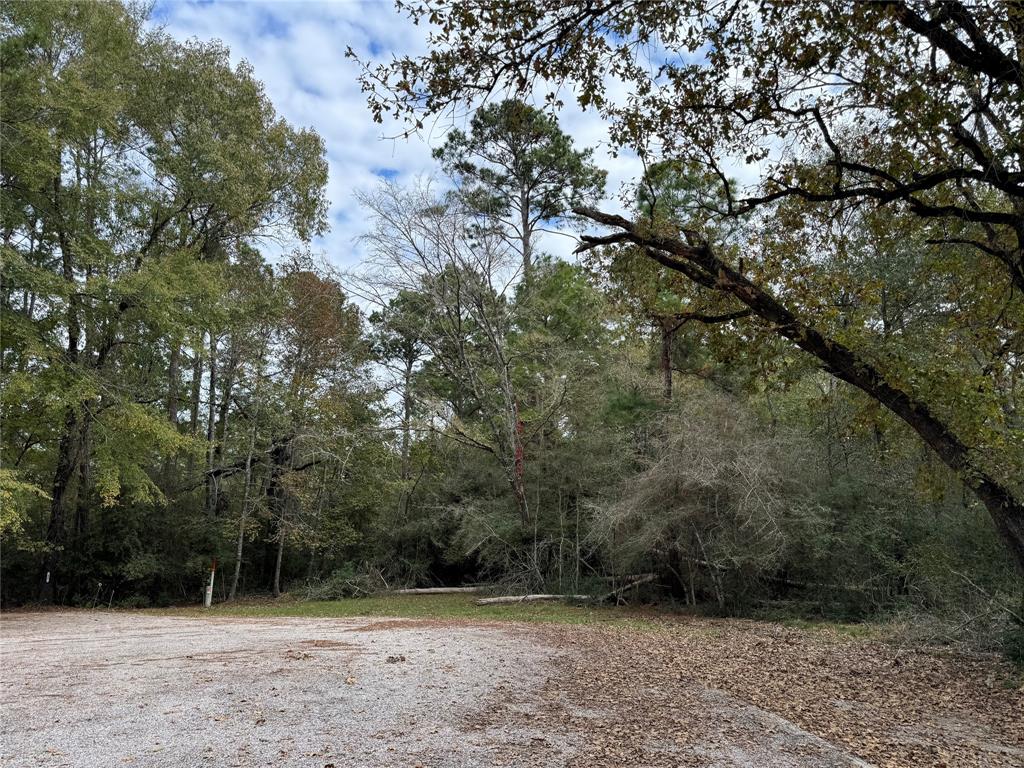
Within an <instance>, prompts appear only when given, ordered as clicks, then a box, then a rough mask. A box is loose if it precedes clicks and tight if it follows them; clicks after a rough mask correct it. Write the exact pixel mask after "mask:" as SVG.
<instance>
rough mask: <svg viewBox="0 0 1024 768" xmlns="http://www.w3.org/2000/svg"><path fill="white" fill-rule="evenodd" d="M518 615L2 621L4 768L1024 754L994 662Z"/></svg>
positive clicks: (738, 630)
mask: <svg viewBox="0 0 1024 768" xmlns="http://www.w3.org/2000/svg"><path fill="white" fill-rule="evenodd" d="M353 602H354V603H356V607H354V608H353V607H352V605H351V603H353ZM463 603H465V604H466V605H468V601H463ZM449 604H450V601H448V602H440V601H434V602H431V601H429V600H426V601H424V599H420V601H418V602H416V605H417V606H426V607H425V608H424V610H429V607H430V606H431V605H433V606H434V607H435V608H436V607H437V606H438V605H449ZM296 605H297V606H303V605H304V606H307V607H305V608H302V607H297V608H296V609H295V610H296V611H298V612H306V613H330V609H329V608H323V607H322V606H324V605H327V606H330V605H334V604H320V605H321V608H319V609H316V608H313V607H309V606H310V605H311V604H296ZM312 605H313V606H315V605H316V604H312ZM346 605H347V607H346V608H345V612H352V611H356V610H358V602H357V601H350V602H349V603H347V604H346ZM364 605H366V604H365V603H364ZM460 605H462V603H460ZM520 611H522V609H520ZM256 613H258V611H256ZM506 613H507V615H510V616H513V617H515V618H516V619H519V621H512V622H509V621H503V622H499V621H496V620H494V617H495V616H496V615H497V614H495V613H489V614H487V617H488V618H486V619H484V620H480V619H469V618H458V617H452V616H451V615H448V616H447V617H446V618H383V617H379V616H377V617H364V618H356V617H351V616H346V617H344V618H338V617H330V616H308V615H307V616H282V615H244V616H239V615H229V614H227V613H225V612H223V611H215V612H213V613H211V614H207V615H198V614H196V613H194V612H182V611H176V612H169V613H168V612H165V613H160V614H156V613H127V612H85V611H65V612H46V613H6V614H4V615H3V617H2V662H3V666H2V680H0V708H2V711H3V723H2V746H0V764H2V765H4V766H6V767H7V768H21V767H22V766H24V767H26V768H27V767H28V766H33V767H35V766H53V767H56V766H76V767H77V766H119V765H131V766H166V767H167V768H171V767H172V766H173V767H174V768H179V767H185V766H302V767H304V768H305V767H307V766H308V767H309V768H327V767H331V766H333V768H341V767H342V766H353V767H355V766H408V767H409V768H412V767H413V766H422V767H423V768H427V767H428V766H437V767H441V766H491V765H496V766H497V765H504V766H530V768H538V766H561V765H571V766H627V765H628V766H682V765H703V766H793V767H794V768H803V767H805V766H822V767H823V768H824V767H825V766H828V767H829V768H831V767H833V766H855V765H865V764H874V765H885V766H904V765H949V766H954V765H955V766H968V765H978V766H983V765H984V766H999V765H1016V766H1020V765H1024V692H1022V690H1021V688H1020V679H1019V677H1014V675H1013V673H1012V670H1011V669H1010V668H1009V667H1007V666H1006V665H1004V664H1002V663H1001V662H999V661H998V660H996V659H994V658H988V657H966V656H958V655H953V654H938V653H932V652H924V651H918V650H907V649H898V648H896V647H894V646H892V645H888V644H885V643H882V642H879V641H877V640H873V639H869V638H864V637H852V636H847V635H844V634H841V633H837V632H836V631H834V630H831V629H827V630H822V629H798V628H793V627H783V626H780V625H778V624H769V623H759V622H750V621H735V620H728V621H727V620H710V619H673V620H646V619H635V618H633V619H623V618H622V617H621V616H617V615H608V614H598V619H597V620H594V614H591V613H583V614H579V615H577V616H576V617H575V619H577V620H582V621H583V622H584V623H583V624H568V623H563V621H564V620H563V621H559V620H558V617H559V615H560V614H559V613H558V612H557V609H556V608H550V607H549V608H543V609H539V610H537V611H533V612H531V613H529V615H525V616H524V615H522V613H521V612H520V613H517V612H516V611H515V610H513V611H510V612H506ZM562 613H563V614H564V613H565V612H564V611H563V612H562ZM524 618H526V619H538V618H539V619H550V620H552V621H550V622H547V623H541V622H537V621H531V622H529V623H527V622H526V621H523V620H522V619H524Z"/></svg>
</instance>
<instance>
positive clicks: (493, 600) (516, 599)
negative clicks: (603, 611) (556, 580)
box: [473, 595, 593, 605]
mask: <svg viewBox="0 0 1024 768" xmlns="http://www.w3.org/2000/svg"><path fill="white" fill-rule="evenodd" d="M592 599H593V598H592V597H591V596H590V595H507V596H505V597H482V598H480V599H479V600H474V601H473V602H474V603H475V604H476V605H497V604H498V603H536V602H540V601H543V600H577V601H580V600H592Z"/></svg>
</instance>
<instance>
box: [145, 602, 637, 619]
mask: <svg viewBox="0 0 1024 768" xmlns="http://www.w3.org/2000/svg"><path fill="white" fill-rule="evenodd" d="M474 599H476V598H475V596H474V595H381V596H375V597H363V598H356V599H351V600H324V601H319V600H308V601H307V600H266V601H259V602H241V603H234V604H227V603H222V604H215V605H214V606H213V607H212V608H210V609H209V610H204V609H202V608H171V609H163V610H160V611H158V612H159V613H162V614H165V615H166V614H168V613H171V614H181V615H189V616H195V615H204V616H251V617H274V616H300V617H308V618H347V617H351V616H382V617H383V616H387V617H392V618H409V619H472V620H476V621H525V622H554V623H562V624H611V625H626V626H628V625H646V626H653V621H651V619H650V614H649V613H641V612H639V611H637V610H631V609H629V608H615V607H605V606H581V605H570V604H568V603H560V602H550V603H548V602H544V603H510V604H504V605H474V603H473V600H474ZM154 612H157V611H154Z"/></svg>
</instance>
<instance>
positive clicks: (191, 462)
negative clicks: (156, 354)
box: [188, 336, 203, 479]
mask: <svg viewBox="0 0 1024 768" xmlns="http://www.w3.org/2000/svg"><path fill="white" fill-rule="evenodd" d="M192 355H193V357H192V392H191V394H190V398H189V400H190V402H189V417H188V433H189V434H190V435H192V437H195V436H196V435H197V434H199V404H200V398H201V397H202V387H203V337H202V336H200V337H199V340H198V343H196V344H195V345H194V346H193V348H192ZM194 469H195V459H194V458H193V457H192V455H189V457H188V475H189V478H190V479H191V476H192V472H193V470H194Z"/></svg>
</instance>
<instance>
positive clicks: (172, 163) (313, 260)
mask: <svg viewBox="0 0 1024 768" xmlns="http://www.w3.org/2000/svg"><path fill="white" fill-rule="evenodd" d="M938 5H939V6H941V9H944V10H941V11H935V12H934V13H931V15H929V13H926V12H925V11H924V10H922V6H921V4H917V3H901V2H890V3H874V4H862V5H858V4H854V5H849V4H845V3H838V2H836V3H832V2H828V3H820V4H779V5H763V6H762V5H758V4H746V5H745V4H735V5H734V4H732V3H716V2H708V1H707V0H686V1H685V2H668V1H667V0H666V1H665V2H662V1H661V0H658V1H656V2H644V3H631V2H625V3H608V4H592V3H555V2H552V1H551V0H530V1H529V2H503V1H501V2H493V3H487V4H484V5H483V6H481V7H480V8H478V9H477V10H476V11H474V12H469V11H466V10H465V9H464V8H463V9H460V7H459V6H460V3H458V2H455V1H454V0H451V1H449V0H409V1H408V2H402V3H400V4H399V8H400V10H401V11H402V12H403V13H404V14H406V15H407V16H409V17H411V18H412V19H413V20H415V21H417V22H418V23H420V24H422V25H423V28H424V35H425V36H427V35H429V40H430V46H429V50H428V52H427V53H425V54H423V55H410V56H397V57H395V58H393V59H380V60H367V59H365V58H362V57H361V55H360V54H357V53H355V52H352V51H351V50H350V51H349V57H350V59H351V61H352V62H354V66H355V68H356V69H355V70H354V71H355V72H356V75H357V76H358V77H359V78H360V81H361V83H362V88H363V91H364V93H365V96H366V100H367V102H368V108H369V110H370V113H371V114H372V115H373V116H374V117H375V118H376V119H378V120H385V119H391V118H398V119H400V120H401V121H403V123H402V124H403V125H404V126H406V129H407V130H408V135H409V136H410V137H413V136H414V135H415V134H416V133H417V132H418V131H420V130H422V128H423V126H424V124H425V123H426V122H427V121H429V120H431V119H436V118H438V117H439V116H446V115H453V114H461V115H464V119H463V120H462V121H461V122H459V121H455V122H453V127H452V128H451V129H450V130H448V131H447V132H446V133H445V135H444V136H443V137H442V138H441V139H439V140H437V141H435V142H434V143H433V146H428V145H427V144H426V143H424V144H423V152H424V153H426V154H430V153H432V162H433V169H434V171H433V173H432V174H431V175H430V176H428V177H421V178H415V179H405V178H400V179H390V178H382V179H380V181H379V183H378V184H376V185H375V186H372V187H367V188H363V189H358V190H356V196H357V199H358V210H353V211H351V215H352V217H355V218H358V219H361V220H363V221H364V222H365V226H364V231H363V233H362V236H361V237H360V238H359V240H358V241H357V242H356V243H353V244H352V247H353V249H357V250H358V251H359V252H360V253H362V254H364V255H365V257H364V258H363V259H362V260H361V261H360V263H359V264H358V265H357V266H355V267H353V268H341V267H339V266H338V264H339V258H338V257H339V256H340V254H332V253H324V252H321V251H320V250H318V249H317V247H316V242H317V237H318V236H319V235H321V234H322V233H323V232H324V231H326V229H327V227H328V226H329V223H330V222H329V219H328V216H327V204H328V200H327V181H328V170H329V169H328V162H327V156H326V153H325V147H324V142H323V140H322V138H321V137H320V135H318V133H317V132H316V130H315V129H314V128H311V127H299V126H296V125H292V124H290V123H289V122H288V121H286V120H285V119H284V118H283V117H281V116H280V115H279V114H278V112H277V111H276V110H275V106H274V104H272V103H271V101H270V99H269V97H268V96H267V93H266V90H265V88H264V87H263V85H262V83H261V82H260V79H259V75H260V73H259V72H256V71H254V70H253V68H252V67H251V66H250V65H248V64H245V63H242V64H232V60H231V58H230V52H229V51H228V49H227V48H226V47H225V46H224V45H223V44H222V43H220V42H218V41H204V40H197V39H193V40H190V41H188V42H181V41H178V40H176V39H174V38H172V37H171V36H170V35H168V34H166V33H164V32H163V31H161V30H160V29H159V27H158V26H155V25H153V24H151V23H150V21H149V19H148V16H147V13H148V12H147V10H146V9H145V8H142V7H140V6H137V5H133V4H128V5H122V4H119V3H98V2H97V3H70V2H69V3H19V2H13V3H7V2H5V3H3V4H2V12H0V19H2V20H0V37H2V43H0V94H2V108H0V116H2V117H0V119H2V139H3V151H2V163H0V165H2V167H0V185H2V186H0V193H2V197H0V216H2V221H0V229H2V243H0V249H2V251H0V253H2V290H0V299H2V306H0V312H2V315H0V322H2V329H0V330H2V346H0V367H2V385H3V391H2V399H0V417H2V444H0V536H2V563H0V568H2V570H0V578H2V585H0V599H2V604H3V606H4V607H9V606H19V605H25V604H38V603H55V604H59V605H64V606H86V607H89V606H93V607H95V606H103V607H122V608H141V607H159V606H168V605H175V604H198V603H200V602H201V600H202V595H203V590H204V586H205V584H206V583H207V581H208V579H209V574H210V569H211V567H212V566H213V565H214V564H215V565H216V569H217V570H216V577H215V588H214V596H213V598H214V600H215V601H216V602H225V601H240V600H247V599H255V598H266V597H275V598H276V597H279V596H288V597H291V598H294V599H309V600H332V599H338V598H343V597H362V596H367V595H372V594H374V593H377V592H381V591H386V590H394V589H398V588H403V587H440V586H448V587H456V586H467V585H486V586H487V588H488V589H489V590H491V591H492V592H493V593H494V594H506V595H513V594H515V595H518V594H524V593H549V594H555V595H593V596H599V595H605V594H607V593H612V594H615V590H616V589H617V588H618V587H619V586H622V585H628V584H630V583H632V582H634V581H637V580H638V577H649V578H646V579H642V580H644V581H645V583H644V584H643V585H642V586H641V587H637V588H636V589H633V590H630V591H628V592H624V593H619V594H618V595H616V596H617V597H618V598H619V599H623V600H630V601H637V602H643V603H651V604H656V605H659V606H662V607H663V608H664V609H665V610H686V611H693V612H700V613H709V614H715V615H730V616H766V615H785V616H791V617H831V618H840V619H843V620H865V619H872V620H875V619H878V620H882V619H893V620H901V621H904V622H906V623H907V624H908V625H909V626H911V627H912V628H914V629H915V631H918V632H920V633H922V634H928V635H929V636H930V637H932V638H934V639H938V640H941V641H942V642H966V643H970V644H971V645H972V646H973V647H980V648H983V649H986V650H1002V651H1004V652H1006V653H1008V654H1009V655H1011V656H1014V655H1015V656H1016V657H1017V658H1024V600H1022V595H1024V582H1022V574H1024V410H1022V408H1024V404H1022V402H1021V399H1022V398H1024V97H1022V91H1024V68H1022V65H1021V52H1022V51H1024V11H1022V9H1021V7H1020V6H1016V5H1015V4H1013V3H993V4H991V5H982V6H978V7H974V8H971V9H968V8H967V7H966V6H962V5H961V4H960V3H958V2H948V3H941V4H938ZM937 7H938V6H937ZM764 30H769V31H770V34H763V33H762V32H763V31H764ZM338 45H339V56H340V55H341V54H342V53H343V52H344V51H343V49H344V45H345V43H344V41H339V43H338ZM652 50H656V51H659V52H660V53H656V54H652V53H651V51H652ZM681 51H690V52H695V51H696V52H702V53H700V55H698V56H696V57H693V56H691V57H687V56H683V55H682V54H681V53H680V52H681ZM613 80H615V81H616V82H621V83H623V84H624V85H625V87H626V92H627V93H628V97H627V98H625V99H623V98H621V94H619V93H618V92H613V88H612V86H611V85H610V83H611V82H612V81H613ZM563 99H565V100H568V99H573V100H574V102H575V103H578V104H579V105H580V106H581V107H583V108H586V109H589V110H592V111H594V112H596V113H597V114H599V115H600V116H601V117H602V119H603V120H604V121H605V122H606V124H607V125H608V128H609V132H610V135H611V137H612V139H613V141H614V142H615V143H616V146H617V147H618V148H619V149H620V150H621V151H629V152H633V153H635V154H636V155H637V156H639V157H640V158H641V159H642V160H643V167H644V169H645V170H644V173H643V175H642V177H640V178H636V179H634V180H633V182H632V184H631V186H630V188H629V189H628V190H626V191H625V192H622V191H621V190H616V189H611V188H609V185H608V184H607V178H606V170H607V169H605V168H602V167H600V163H599V162H598V160H597V159H596V158H597V155H596V153H595V151H594V147H592V146H587V145H586V144H585V143H584V142H582V141H581V140H579V139H578V138H576V137H573V136H571V135H569V134H568V133H567V132H566V131H565V130H564V129H563V127H562V126H561V125H560V123H559V121H558V119H557V113H558V109H559V107H560V106H561V104H562V100H563ZM410 140H413V139H410ZM736 163H746V164H747V165H752V166H755V167H757V168H759V169H760V171H759V183H758V185H757V186H756V188H743V187H742V186H741V185H740V184H739V183H738V182H737V181H736V180H735V179H734V175H735V174H734V168H735V164H736ZM550 230H559V231H563V232H571V233H574V234H575V235H576V236H577V238H578V240H577V246H576V250H575V253H574V255H573V256H572V257H571V258H565V257H557V256H555V255H553V254H552V253H551V252H549V250H547V249H546V248H547V247H546V244H547V243H550V238H549V237H548V235H546V234H545V233H548V232H549V231H550Z"/></svg>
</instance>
